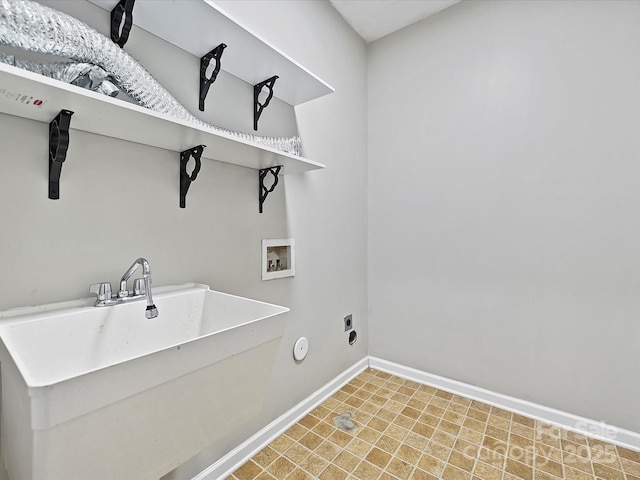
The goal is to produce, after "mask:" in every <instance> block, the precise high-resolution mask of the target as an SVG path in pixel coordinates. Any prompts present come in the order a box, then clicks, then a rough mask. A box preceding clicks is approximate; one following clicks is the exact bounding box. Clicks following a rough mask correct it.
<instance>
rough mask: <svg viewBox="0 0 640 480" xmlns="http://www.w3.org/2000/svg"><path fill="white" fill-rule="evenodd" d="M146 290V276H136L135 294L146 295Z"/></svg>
mask: <svg viewBox="0 0 640 480" xmlns="http://www.w3.org/2000/svg"><path fill="white" fill-rule="evenodd" d="M145 293H146V290H145V288H144V278H136V279H135V280H134V281H133V294H134V295H144V294H145Z"/></svg>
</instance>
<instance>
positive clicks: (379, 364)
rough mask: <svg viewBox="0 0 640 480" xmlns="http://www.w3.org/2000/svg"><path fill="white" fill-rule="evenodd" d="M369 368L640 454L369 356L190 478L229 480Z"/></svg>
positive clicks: (598, 432) (533, 407) (539, 412)
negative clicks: (224, 479) (274, 441)
mask: <svg viewBox="0 0 640 480" xmlns="http://www.w3.org/2000/svg"><path fill="white" fill-rule="evenodd" d="M369 367H370V368H373V369H376V370H381V371H383V372H387V373H391V374H393V375H396V376H398V377H402V378H405V379H408V380H413V381H414V382H418V383H422V384H425V385H429V386H432V387H435V388H438V389H440V390H444V391H447V392H450V393H454V394H456V395H460V396H462V397H466V398H469V399H471V400H478V401H479V402H483V403H487V404H489V405H493V406H495V407H498V408H502V409H504V410H508V411H510V412H513V413H517V414H520V415H524V416H526V417H529V418H533V419H535V420H539V421H541V422H545V423H548V424H551V425H555V426H557V427H560V428H564V429H566V430H569V431H572V432H575V433H580V434H582V435H585V436H587V437H591V438H596V439H599V440H604V441H607V442H610V443H613V444H615V445H620V446H621V447H625V448H629V449H631V450H637V451H640V433H637V432H632V431H630V430H625V429H623V428H618V427H613V426H611V425H607V424H605V423H604V422H598V421H595V420H591V419H588V418H584V417H579V416H577V415H573V414H571V413H567V412H563V411H561V410H556V409H553V408H549V407H545V406H543V405H538V404H536V403H532V402H529V401H526V400H521V399H518V398H514V397H510V396H508V395H503V394H501V393H496V392H492V391H491V390H485V389H484V388H480V387H476V386H474V385H469V384H467V383H463V382H459V381H457V380H451V379H449V378H446V377H441V376H439V375H434V374H431V373H427V372H423V371H421V370H417V369H415V368H411V367H405V366H404V365H400V364H398V363H393V362H389V361H387V360H382V359H380V358H377V357H371V356H368V357H365V358H363V359H362V360H360V361H358V362H357V363H355V364H354V365H352V366H351V367H349V368H348V369H347V370H345V371H344V372H342V373H341V374H340V375H338V376H337V377H335V378H334V379H333V380H331V381H330V382H328V383H327V384H326V385H324V386H323V387H321V388H319V389H318V390H316V391H315V392H314V393H312V394H311V395H309V396H308V397H307V398H305V399H304V400H303V401H302V402H300V403H298V404H297V405H295V406H294V407H293V408H291V409H290V410H288V411H287V412H285V413H283V414H282V415H280V416H279V417H278V418H276V419H275V420H274V421H273V422H271V423H270V424H269V425H267V426H266V427H264V428H263V429H262V430H260V431H259V432H257V433H256V434H255V435H253V436H252V437H251V438H249V439H248V440H246V441H245V442H243V443H242V444H240V445H238V446H237V447H236V448H234V449H233V450H232V451H230V452H229V453H228V454H226V455H225V456H224V457H222V458H220V459H219V460H218V461H216V462H215V463H213V464H211V465H210V466H209V467H207V468H206V469H205V470H203V471H202V472H200V473H199V474H198V475H196V476H195V477H193V479H192V480H219V479H223V478H226V477H228V476H229V475H231V474H232V473H233V472H234V471H235V470H236V469H238V468H239V467H240V466H242V465H243V464H244V463H245V462H246V461H247V460H249V459H250V458H252V457H253V456H254V455H255V454H256V453H258V452H259V451H260V450H262V449H263V448H264V447H266V446H267V445H269V443H271V442H272V441H273V440H275V439H276V438H277V437H278V436H280V435H281V434H282V433H283V432H284V431H285V430H287V429H288V428H289V427H291V426H292V425H293V424H295V423H296V422H297V421H298V420H300V419H301V418H302V417H304V416H305V415H306V414H307V413H309V412H310V411H311V410H313V409H314V408H316V407H317V406H318V405H320V404H321V403H322V402H324V401H325V400H326V399H327V398H329V397H330V396H331V395H333V394H334V393H335V392H337V391H338V390H340V388H342V387H343V386H344V385H345V384H346V383H348V382H349V381H351V380H352V379H353V378H355V377H356V376H358V375H359V374H360V373H361V372H362V371H364V370H365V369H367V368H369Z"/></svg>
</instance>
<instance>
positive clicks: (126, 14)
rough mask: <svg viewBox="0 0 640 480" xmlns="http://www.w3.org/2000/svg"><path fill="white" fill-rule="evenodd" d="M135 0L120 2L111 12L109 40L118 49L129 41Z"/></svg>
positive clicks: (122, 0)
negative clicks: (117, 46) (116, 45)
mask: <svg viewBox="0 0 640 480" xmlns="http://www.w3.org/2000/svg"><path fill="white" fill-rule="evenodd" d="M134 3H135V0H120V1H119V2H118V4H117V5H116V6H115V7H113V10H111V40H113V41H114V43H117V44H118V45H119V46H120V48H122V47H124V44H125V43H127V40H129V32H130V31H131V25H133V4H134Z"/></svg>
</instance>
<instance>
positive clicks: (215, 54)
mask: <svg viewBox="0 0 640 480" xmlns="http://www.w3.org/2000/svg"><path fill="white" fill-rule="evenodd" d="M225 48H227V46H226V45H225V44H224V43H221V44H220V45H218V46H217V47H216V48H214V49H213V50H211V51H210V52H209V53H207V54H206V55H205V56H204V57H201V58H200V105H199V107H198V108H200V111H201V112H204V99H205V98H207V93H209V87H210V86H211V84H212V83H213V82H215V81H216V78H217V77H218V73H219V72H220V59H221V58H222V52H223V51H224V49H225ZM213 61H215V67H213V71H212V72H211V75H210V76H209V77H207V69H208V68H209V66H210V65H211V63H212V62H213Z"/></svg>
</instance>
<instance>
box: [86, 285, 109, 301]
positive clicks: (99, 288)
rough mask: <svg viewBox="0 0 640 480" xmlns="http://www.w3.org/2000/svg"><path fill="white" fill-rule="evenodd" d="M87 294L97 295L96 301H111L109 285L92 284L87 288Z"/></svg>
mask: <svg viewBox="0 0 640 480" xmlns="http://www.w3.org/2000/svg"><path fill="white" fill-rule="evenodd" d="M89 293H95V294H96V295H98V300H109V299H111V283H109V282H103V283H94V284H93V285H91V286H90V287H89Z"/></svg>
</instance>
